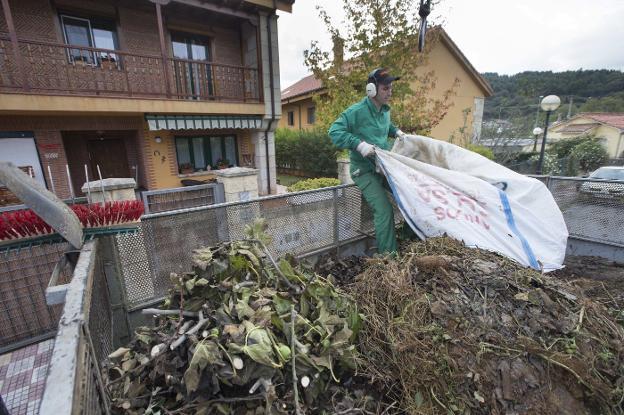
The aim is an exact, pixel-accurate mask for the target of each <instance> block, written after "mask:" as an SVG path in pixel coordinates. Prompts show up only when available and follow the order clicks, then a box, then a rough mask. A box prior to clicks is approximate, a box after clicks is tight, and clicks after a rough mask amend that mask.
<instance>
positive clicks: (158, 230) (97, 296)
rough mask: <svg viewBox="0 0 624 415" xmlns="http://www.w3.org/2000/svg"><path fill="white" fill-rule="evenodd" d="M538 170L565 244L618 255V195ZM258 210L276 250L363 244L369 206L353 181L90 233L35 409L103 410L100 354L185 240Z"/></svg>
mask: <svg viewBox="0 0 624 415" xmlns="http://www.w3.org/2000/svg"><path fill="white" fill-rule="evenodd" d="M537 178H538V179H539V180H542V181H543V182H544V183H546V184H547V186H548V187H549V189H550V190H551V192H552V193H553V195H554V197H555V199H556V201H557V203H558V204H559V206H560V208H561V210H562V212H563V214H564V217H565V219H566V223H567V225H568V229H569V232H570V240H569V247H568V248H569V252H570V253H572V254H575V255H587V254H590V255H599V256H604V257H607V258H609V259H612V260H616V261H619V262H624V221H622V220H621V215H622V213H624V209H623V207H624V201H623V199H622V197H613V198H604V199H603V198H595V197H593V196H592V195H591V194H585V193H584V192H581V187H582V185H583V184H584V183H589V182H591V181H590V180H586V179H577V178H567V177H549V176H539V177H537ZM397 216H398V215H397ZM258 217H262V218H264V219H265V220H266V221H267V225H268V228H267V232H268V233H269V234H270V235H271V236H272V238H273V240H272V242H271V244H270V245H269V250H270V251H271V253H272V254H273V255H276V256H279V255H282V254H285V253H292V254H294V255H296V256H299V257H306V256H315V255H318V254H322V253H325V252H330V251H334V252H335V253H337V254H339V255H351V254H362V253H364V252H365V251H367V249H369V248H370V245H371V242H372V239H371V234H372V232H373V225H372V214H371V212H370V210H369V209H368V206H367V205H366V203H364V202H363V201H362V197H361V194H360V192H359V190H358V189H357V188H356V187H355V186H353V185H342V186H337V187H332V188H325V189H320V190H314V191H307V192H300V193H291V194H286V195H279V196H269V197H264V198H260V199H257V200H253V201H249V202H235V203H226V204H220V205H212V206H204V207H198V208H190V209H183V210H176V211H170V212H160V213H154V214H147V215H145V216H144V217H143V218H142V220H141V223H140V225H139V229H138V232H137V233H135V234H130V235H128V234H126V235H117V236H109V237H105V238H100V239H97V240H93V241H90V242H88V243H87V244H86V245H85V246H84V247H83V249H82V250H81V252H80V257H79V259H78V262H77V265H76V267H75V269H74V271H73V276H72V278H71V282H69V284H68V285H67V287H66V288H67V289H66V296H65V304H64V306H63V309H62V313H61V317H60V322H59V324H58V329H57V332H56V342H55V345H54V350H53V354H52V361H51V365H50V368H49V371H48V375H47V379H46V383H45V390H44V396H43V399H42V403H41V406H40V413H41V414H51V415H64V414H100V413H108V412H109V402H108V397H107V395H106V393H105V391H104V388H103V383H102V379H101V375H100V371H99V362H101V361H102V360H103V359H104V358H105V357H106V356H107V355H108V354H109V353H110V352H111V351H112V350H114V349H115V348H116V347H118V346H120V345H122V344H125V343H126V342H127V341H129V340H130V338H131V333H132V329H133V328H134V327H136V326H138V325H142V324H144V323H145V321H144V316H141V314H140V310H141V309H142V308H145V307H149V306H152V305H154V304H157V303H159V302H160V301H161V300H162V299H163V298H164V296H165V295H166V293H167V290H168V287H169V274H170V273H171V272H181V271H184V270H187V268H188V267H190V263H191V262H190V259H191V255H192V251H193V249H196V248H198V247H201V246H206V245H213V244H216V243H219V242H222V241H229V240H234V239H240V238H242V237H243V236H244V227H245V225H247V224H250V223H252V222H253V220H254V219H255V218H258Z"/></svg>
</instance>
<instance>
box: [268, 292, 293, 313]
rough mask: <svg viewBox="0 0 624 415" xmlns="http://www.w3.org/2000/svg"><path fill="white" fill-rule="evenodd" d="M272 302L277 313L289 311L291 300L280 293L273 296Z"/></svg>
mask: <svg viewBox="0 0 624 415" xmlns="http://www.w3.org/2000/svg"><path fill="white" fill-rule="evenodd" d="M273 304H274V305H275V311H276V312H277V314H279V315H282V314H286V313H288V312H290V307H291V306H292V302H291V301H289V300H287V299H285V298H282V297H281V296H280V295H274V296H273Z"/></svg>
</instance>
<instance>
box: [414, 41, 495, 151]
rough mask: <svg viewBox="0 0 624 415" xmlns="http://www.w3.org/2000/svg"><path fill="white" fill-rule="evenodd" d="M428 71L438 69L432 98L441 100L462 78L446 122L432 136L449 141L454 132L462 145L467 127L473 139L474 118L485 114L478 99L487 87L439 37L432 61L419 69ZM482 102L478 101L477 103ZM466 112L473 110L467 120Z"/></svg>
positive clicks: (453, 97)
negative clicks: (463, 133) (474, 76)
mask: <svg viewBox="0 0 624 415" xmlns="http://www.w3.org/2000/svg"><path fill="white" fill-rule="evenodd" d="M428 71H434V77H435V78H436V82H435V88H434V89H433V91H431V92H430V93H429V95H428V97H429V98H434V99H441V98H442V96H443V94H444V92H445V91H446V90H448V89H449V88H451V87H452V86H453V84H454V82H455V79H458V80H459V86H458V87H457V88H456V94H455V95H453V96H451V98H450V101H451V102H452V106H451V108H449V110H448V112H447V114H446V115H445V116H444V118H443V119H442V121H441V122H440V123H439V124H438V125H437V126H436V127H434V128H433V130H432V131H431V136H432V137H433V138H437V139H439V140H445V141H449V139H450V138H451V135H453V134H454V135H455V139H454V140H453V142H454V143H455V144H458V143H459V142H460V136H461V134H460V132H459V130H460V128H462V127H464V126H465V127H466V134H467V136H468V137H467V140H468V142H470V141H471V139H472V137H473V134H474V133H473V120H474V117H475V114H476V115H477V118H482V117H483V107H482V106H477V107H476V108H475V99H477V98H481V99H482V98H483V96H484V92H483V90H482V89H481V88H480V86H479V85H478V84H477V83H476V82H475V80H474V78H473V77H472V76H471V75H470V73H469V72H468V71H467V70H466V69H465V68H464V66H463V65H462V64H461V62H460V61H459V60H458V59H457V57H455V55H454V54H452V53H451V50H450V49H449V47H448V46H447V45H446V44H445V43H444V42H443V41H442V40H439V41H438V42H437V43H436V44H435V46H434V47H433V49H432V51H431V53H430V54H429V62H428V63H427V64H426V65H425V66H423V67H419V68H417V69H416V73H417V74H419V75H422V74H424V73H426V72H428ZM415 87H416V85H412V88H415ZM478 103H479V101H478V100H477V105H478ZM464 111H469V113H468V114H467V116H466V118H465V119H464V117H465V115H464Z"/></svg>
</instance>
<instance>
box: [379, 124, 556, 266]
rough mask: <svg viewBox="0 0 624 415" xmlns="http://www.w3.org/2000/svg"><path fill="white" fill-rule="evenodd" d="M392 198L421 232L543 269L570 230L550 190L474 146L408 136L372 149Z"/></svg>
mask: <svg viewBox="0 0 624 415" xmlns="http://www.w3.org/2000/svg"><path fill="white" fill-rule="evenodd" d="M376 155H377V164H378V167H379V168H380V169H381V171H382V172H383V173H384V174H385V176H386V178H387V179H388V182H389V184H390V187H391V189H392V192H393V194H394V197H395V199H396V201H397V204H398V206H399V208H400V210H401V212H402V213H403V216H404V217H405V220H406V221H407V223H408V224H409V225H410V227H411V228H412V229H413V230H414V232H416V234H417V235H418V236H419V237H421V238H423V239H424V238H426V237H433V236H442V235H444V234H447V235H448V236H450V237H452V238H455V239H458V240H462V241H464V243H465V244H466V245H468V246H473V247H479V248H483V249H486V250H490V251H494V252H498V253H500V254H502V255H505V256H508V257H510V258H513V259H515V260H516V261H518V262H519V263H521V264H523V265H525V266H530V267H532V268H535V269H538V270H540V269H543V270H544V271H545V272H548V271H552V270H554V269H558V268H561V266H562V263H563V260H564V257H565V252H566V245H567V238H568V230H567V228H566V225H565V222H564V220H563V215H562V214H561V211H560V210H559V207H558V206H557V203H556V202H555V200H554V199H553V197H552V195H551V193H550V191H549V190H548V189H547V188H546V186H545V185H544V184H543V183H542V182H540V181H539V180H536V179H533V178H530V177H527V176H523V175H521V174H518V173H516V172H514V171H511V170H509V169H507V168H505V167H503V166H501V165H499V164H497V163H494V162H492V161H490V160H488V159H487V158H485V157H483V156H481V155H479V154H476V153H474V152H472V151H469V150H466V149H464V148H461V147H458V146H455V145H453V144H450V143H446V142H443V141H439V140H434V139H432V138H429V137H423V136H417V135H408V136H405V138H404V139H401V140H397V141H396V142H395V145H394V147H393V149H392V151H384V150H381V149H377V151H376Z"/></svg>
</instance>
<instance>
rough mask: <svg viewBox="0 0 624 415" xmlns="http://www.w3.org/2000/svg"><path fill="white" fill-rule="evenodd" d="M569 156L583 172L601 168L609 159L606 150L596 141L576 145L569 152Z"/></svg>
mask: <svg viewBox="0 0 624 415" xmlns="http://www.w3.org/2000/svg"><path fill="white" fill-rule="evenodd" d="M570 156H571V157H572V158H574V159H575V160H576V161H577V162H578V165H579V167H580V168H581V170H583V171H585V172H588V171H590V170H594V169H596V168H598V167H600V166H602V165H603V164H604V163H605V162H606V161H607V160H608V158H609V154H608V153H607V150H606V149H605V148H604V146H603V145H602V144H600V142H598V140H586V141H583V142H582V143H580V144H578V145H576V146H575V147H574V148H573V149H572V151H571V152H570Z"/></svg>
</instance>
